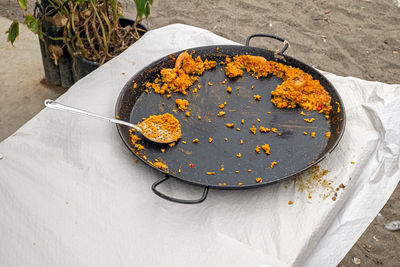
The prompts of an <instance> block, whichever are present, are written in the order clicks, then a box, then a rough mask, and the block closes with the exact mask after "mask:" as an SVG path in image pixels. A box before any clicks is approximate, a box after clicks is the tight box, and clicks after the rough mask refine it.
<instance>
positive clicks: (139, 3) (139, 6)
mask: <svg viewBox="0 0 400 267" xmlns="http://www.w3.org/2000/svg"><path fill="white" fill-rule="evenodd" d="M146 2H147V0H135V4H136V17H137V18H139V19H141V18H142V17H143V14H144V7H145V5H146Z"/></svg>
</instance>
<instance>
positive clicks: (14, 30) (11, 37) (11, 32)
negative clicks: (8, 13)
mask: <svg viewBox="0 0 400 267" xmlns="http://www.w3.org/2000/svg"><path fill="white" fill-rule="evenodd" d="M6 33H7V34H8V36H7V41H9V42H11V44H12V45H13V44H14V42H15V39H16V38H17V37H18V34H19V23H18V21H15V20H14V21H13V22H12V23H11V25H10V28H8V30H7V31H6Z"/></svg>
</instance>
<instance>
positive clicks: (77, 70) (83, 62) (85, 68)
mask: <svg viewBox="0 0 400 267" xmlns="http://www.w3.org/2000/svg"><path fill="white" fill-rule="evenodd" d="M119 23H120V25H121V26H122V27H127V26H132V25H133V24H134V23H135V21H134V20H131V19H127V18H119ZM137 27H138V28H140V29H142V30H144V32H146V31H148V29H147V28H146V27H145V26H144V25H142V24H140V23H138V24H137ZM73 60H74V62H73V67H72V72H73V75H74V80H75V81H78V80H79V79H81V78H83V77H85V76H86V75H88V74H89V73H91V72H92V71H94V70H95V69H97V68H98V67H99V63H97V62H95V61H90V60H87V59H86V58H83V57H81V56H74V58H73Z"/></svg>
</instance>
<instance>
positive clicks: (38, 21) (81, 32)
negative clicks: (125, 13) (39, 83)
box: [6, 0, 153, 88]
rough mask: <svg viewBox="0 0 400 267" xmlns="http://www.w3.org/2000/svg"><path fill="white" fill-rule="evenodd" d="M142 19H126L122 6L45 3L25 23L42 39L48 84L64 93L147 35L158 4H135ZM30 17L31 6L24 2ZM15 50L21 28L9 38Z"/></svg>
mask: <svg viewBox="0 0 400 267" xmlns="http://www.w3.org/2000/svg"><path fill="white" fill-rule="evenodd" d="M134 1H135V5H136V11H137V13H136V19H135V20H129V19H126V18H123V17H122V9H121V4H120V2H119V1H118V0H41V3H40V4H39V3H36V6H35V9H34V13H33V14H29V13H26V14H25V21H24V23H25V24H26V25H27V27H28V28H29V29H30V30H32V32H34V33H35V34H37V35H38V37H39V42H40V48H41V52H42V58H43V66H44V70H45V76H46V80H48V81H49V82H50V83H52V84H55V85H61V86H62V87H64V88H68V87H70V86H71V85H72V84H73V83H74V82H76V81H77V80H79V79H80V78H82V77H83V76H85V75H86V74H88V73H90V72H91V71H93V70H94V69H96V68H97V67H98V66H99V65H101V64H103V63H105V62H107V61H108V60H110V59H112V58H114V57H115V56H117V55H119V54H120V53H121V52H123V51H124V50H125V49H126V48H128V47H129V46H130V45H131V44H133V43H134V42H136V41H137V40H138V39H139V38H140V37H141V36H142V35H143V34H144V33H145V32H146V31H147V29H146V28H145V27H144V26H143V25H141V24H140V21H142V20H143V18H146V19H147V18H148V16H149V15H150V6H151V5H152V4H153V0H134ZM18 3H19V5H20V7H21V8H22V9H23V10H24V11H26V10H27V2H26V0H18ZM6 33H7V34H8V41H10V42H11V44H14V41H15V40H16V38H17V36H18V34H19V23H18V21H13V22H12V23H11V25H10V27H9V29H8V31H7V32H6Z"/></svg>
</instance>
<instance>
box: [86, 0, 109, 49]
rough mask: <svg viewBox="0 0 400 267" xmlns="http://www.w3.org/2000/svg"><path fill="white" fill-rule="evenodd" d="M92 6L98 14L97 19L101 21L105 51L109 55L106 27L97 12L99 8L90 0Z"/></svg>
mask: <svg viewBox="0 0 400 267" xmlns="http://www.w3.org/2000/svg"><path fill="white" fill-rule="evenodd" d="M90 4H91V5H92V7H93V11H94V13H95V14H96V17H97V19H98V20H99V24H100V28H101V33H102V35H103V41H104V51H105V52H106V53H107V52H108V43H107V37H106V32H105V29H104V25H103V22H102V21H101V18H100V15H99V13H98V12H97V8H96V5H95V4H94V2H93V0H90Z"/></svg>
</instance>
